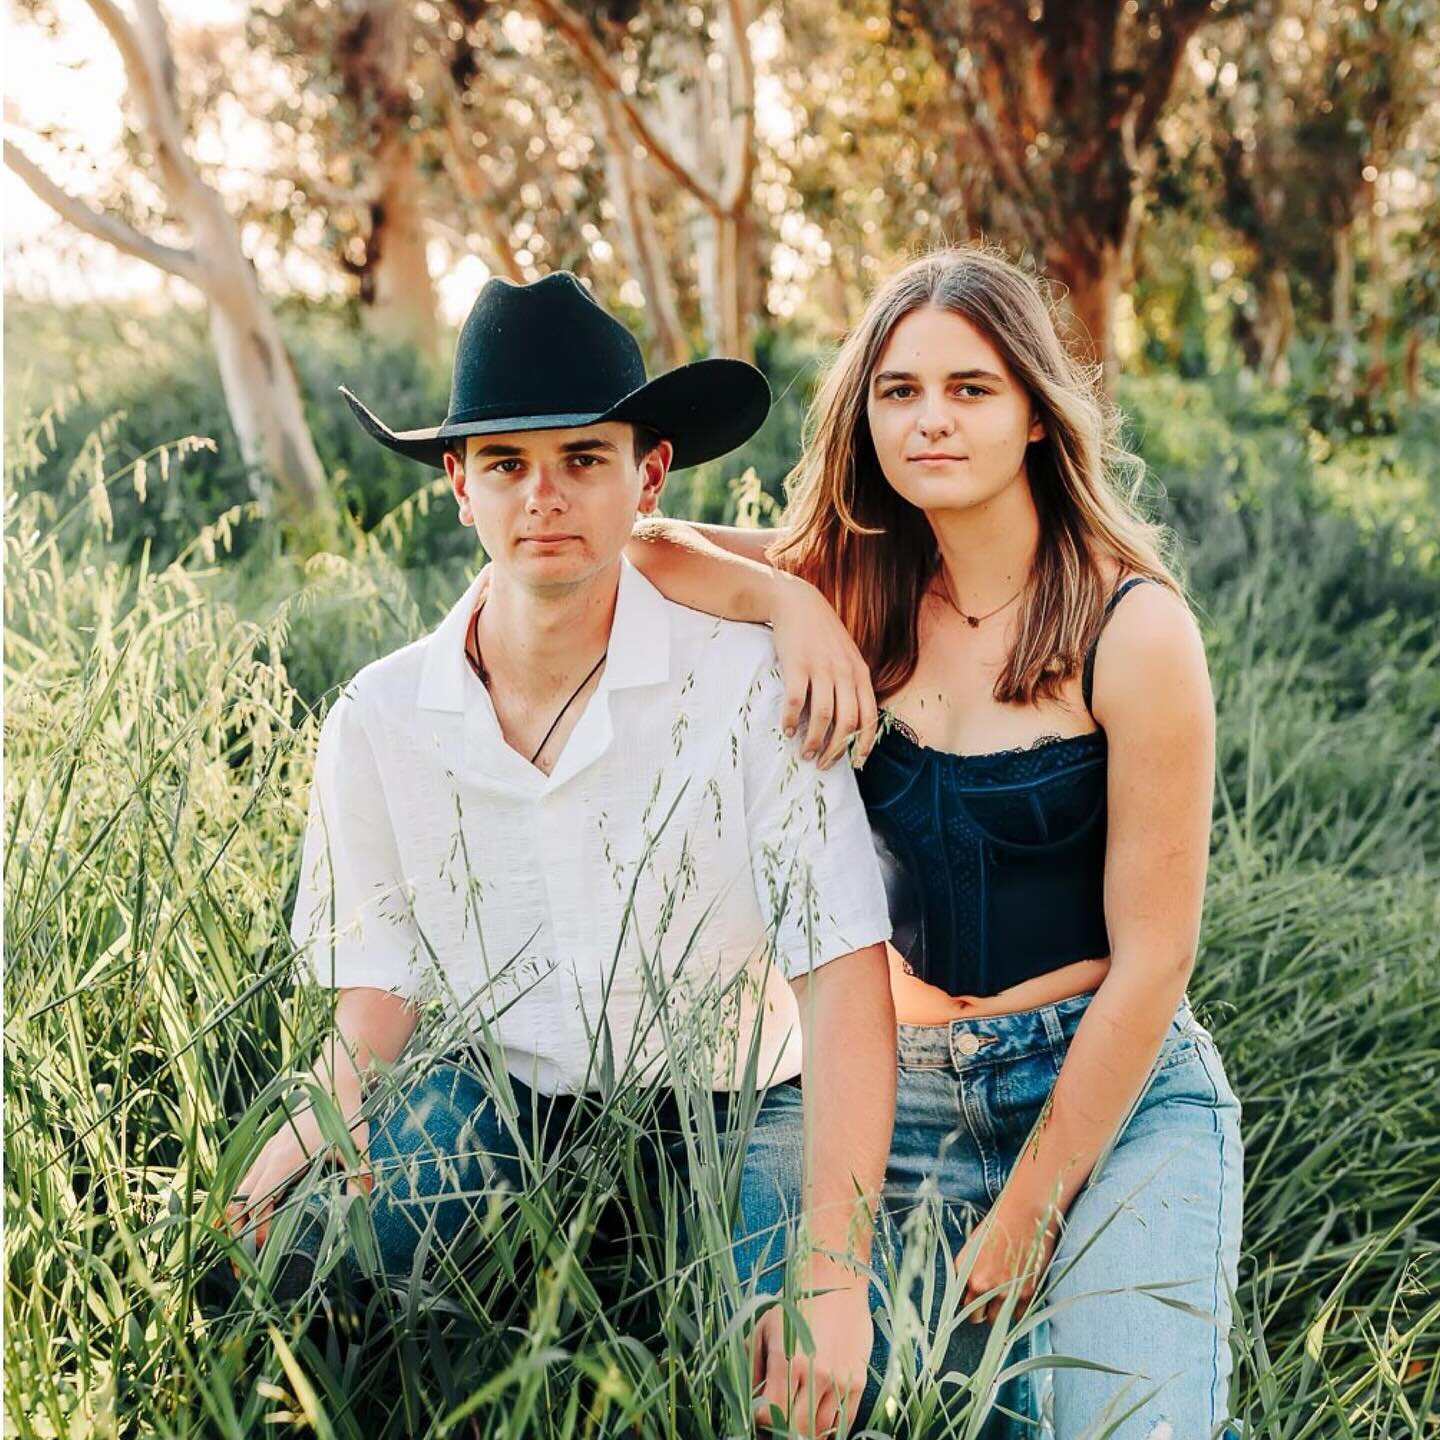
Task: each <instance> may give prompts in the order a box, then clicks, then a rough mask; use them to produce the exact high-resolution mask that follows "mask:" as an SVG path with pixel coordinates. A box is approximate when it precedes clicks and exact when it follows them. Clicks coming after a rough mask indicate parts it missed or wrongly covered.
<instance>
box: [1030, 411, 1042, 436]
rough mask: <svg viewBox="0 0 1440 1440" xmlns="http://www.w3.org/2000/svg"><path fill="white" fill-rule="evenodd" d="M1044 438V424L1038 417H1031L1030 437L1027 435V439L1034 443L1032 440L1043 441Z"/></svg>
mask: <svg viewBox="0 0 1440 1440" xmlns="http://www.w3.org/2000/svg"><path fill="white" fill-rule="evenodd" d="M1044 438H1045V422H1044V421H1043V420H1042V419H1041V418H1040V417H1039V416H1038V415H1032V416H1031V417H1030V435H1029V439H1030V440H1032V441H1034V440H1043V439H1044Z"/></svg>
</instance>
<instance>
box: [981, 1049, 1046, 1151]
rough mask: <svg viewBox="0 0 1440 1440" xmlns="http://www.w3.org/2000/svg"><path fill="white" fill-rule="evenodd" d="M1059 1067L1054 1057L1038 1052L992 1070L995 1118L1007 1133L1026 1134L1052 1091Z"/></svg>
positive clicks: (1044, 1052)
mask: <svg viewBox="0 0 1440 1440" xmlns="http://www.w3.org/2000/svg"><path fill="white" fill-rule="evenodd" d="M1059 1074H1060V1067H1059V1065H1058V1064H1057V1063H1056V1060H1055V1056H1054V1054H1053V1053H1052V1052H1051V1051H1049V1050H1041V1051H1038V1052H1036V1053H1035V1054H1033V1055H1022V1056H1020V1057H1019V1058H1018V1059H1015V1060H1010V1061H1007V1062H1005V1063H1004V1064H1002V1065H997V1066H995V1068H994V1100H993V1104H994V1106H995V1110H996V1114H997V1116H998V1118H999V1119H1000V1121H1001V1122H1002V1124H1003V1126H1004V1128H1005V1129H1007V1130H1012V1131H1014V1130H1021V1131H1023V1130H1028V1129H1029V1127H1030V1126H1031V1125H1032V1124H1033V1123H1034V1121H1035V1118H1036V1116H1038V1115H1039V1113H1040V1109H1041V1107H1042V1106H1043V1105H1044V1104H1045V1102H1046V1100H1048V1099H1049V1098H1050V1092H1051V1091H1052V1090H1053V1089H1054V1088H1055V1081H1056V1079H1057V1078H1058V1077H1059Z"/></svg>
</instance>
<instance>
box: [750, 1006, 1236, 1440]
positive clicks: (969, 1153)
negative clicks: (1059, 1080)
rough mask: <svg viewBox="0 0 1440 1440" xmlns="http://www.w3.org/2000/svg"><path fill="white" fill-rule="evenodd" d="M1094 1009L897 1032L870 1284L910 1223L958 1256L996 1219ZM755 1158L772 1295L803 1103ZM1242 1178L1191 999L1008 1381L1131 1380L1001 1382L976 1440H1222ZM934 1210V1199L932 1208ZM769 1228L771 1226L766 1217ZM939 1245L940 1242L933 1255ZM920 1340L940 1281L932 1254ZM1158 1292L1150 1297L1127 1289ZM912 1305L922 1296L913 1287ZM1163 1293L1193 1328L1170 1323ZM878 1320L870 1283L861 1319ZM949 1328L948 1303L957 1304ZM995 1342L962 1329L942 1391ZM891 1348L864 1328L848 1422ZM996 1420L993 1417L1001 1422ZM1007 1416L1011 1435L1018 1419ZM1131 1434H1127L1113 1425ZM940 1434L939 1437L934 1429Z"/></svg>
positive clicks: (1229, 1098)
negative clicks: (1098, 1437)
mask: <svg viewBox="0 0 1440 1440" xmlns="http://www.w3.org/2000/svg"><path fill="white" fill-rule="evenodd" d="M1091 998H1092V996H1091V995H1089V994H1084V995H1077V996H1074V997H1072V998H1070V999H1067V1000H1062V1001H1058V1002H1056V1003H1054V1004H1050V1005H1043V1006H1040V1007H1038V1008H1036V1009H1033V1010H1024V1011H1020V1012H1018V1013H1015V1014H1011V1015H1003V1016H987V1017H979V1018H976V1019H973V1020H958V1021H954V1022H952V1023H950V1024H945V1025H901V1026H899V1029H898V1047H899V1075H898V1093H897V1102H896V1117H895V1133H894V1140H893V1142H892V1148H891V1154H890V1161H889V1165H888V1168H887V1171H886V1177H885V1188H884V1197H883V1205H882V1211H881V1217H880V1222H879V1224H878V1225H877V1236H876V1238H877V1244H876V1252H875V1268H876V1269H877V1271H881V1272H883V1269H884V1264H885V1261H886V1260H887V1259H888V1260H889V1261H890V1263H891V1264H893V1265H894V1266H895V1267H896V1269H897V1270H898V1266H899V1263H900V1254H901V1249H902V1246H901V1241H900V1226H901V1225H903V1224H904V1223H905V1221H906V1220H907V1218H912V1219H913V1218H920V1217H913V1216H912V1212H914V1211H915V1209H916V1207H917V1206H928V1207H929V1213H930V1215H931V1216H932V1217H938V1218H939V1223H940V1224H942V1225H943V1227H944V1232H945V1238H946V1240H947V1241H948V1244H949V1247H950V1251H951V1254H952V1255H953V1254H956V1253H958V1251H959V1249H960V1247H961V1246H962V1245H963V1243H964V1240H965V1237H966V1235H967V1234H968V1233H969V1231H970V1229H971V1228H972V1227H973V1225H974V1223H975V1221H976V1220H977V1219H978V1218H979V1217H980V1216H982V1215H983V1214H984V1213H985V1212H986V1211H988V1210H989V1209H990V1207H991V1206H992V1205H993V1204H994V1203H995V1201H996V1199H997V1198H998V1197H999V1194H1000V1190H1001V1187H1002V1186H1003V1185H1004V1184H1005V1180H1006V1177H1007V1176H1008V1175H1009V1174H1010V1170H1011V1168H1012V1166H1013V1165H1014V1164H1015V1162H1016V1160H1017V1158H1018V1156H1019V1154H1020V1152H1021V1150H1022V1148H1023V1146H1024V1143H1025V1141H1026V1140H1027V1139H1028V1138H1029V1136H1030V1134H1031V1131H1032V1129H1033V1127H1034V1125H1035V1123H1036V1121H1037V1119H1038V1118H1039V1115H1040V1110H1041V1107H1042V1106H1043V1104H1044V1102H1045V1100H1046V1098H1047V1096H1048V1095H1049V1094H1050V1091H1051V1089H1052V1087H1053V1086H1054V1083H1055V1080H1056V1077H1057V1076H1058V1074H1059V1071H1060V1065H1061V1062H1062V1061H1063V1060H1064V1058H1065V1054H1066V1051H1067V1049H1068V1048H1069V1044H1070V1040H1071V1037H1072V1036H1073V1035H1074V1033H1075V1031H1076V1029H1077V1028H1078V1026H1079V1024H1080V1019H1081V1017H1082V1016H1083V1015H1084V1013H1085V1010H1086V1007H1087V1006H1088V1005H1089V1003H1090V1000H1091ZM780 1103H782V1104H784V1105H785V1106H786V1107H788V1110H789V1112H790V1116H791V1120H790V1125H789V1127H788V1129H787V1127H785V1126H784V1125H782V1124H780V1123H779V1120H778V1118H777V1119H775V1120H772V1123H771V1124H770V1125H769V1126H768V1128H767V1129H766V1130H765V1131H763V1132H762V1133H759V1134H757V1136H756V1137H755V1138H754V1139H753V1140H752V1144H751V1149H750V1152H749V1154H748V1157H747V1165H746V1172H745V1176H744V1178H743V1180H742V1189H743V1191H744V1192H745V1194H744V1196H743V1199H742V1204H743V1206H744V1209H745V1212H746V1221H745V1225H746V1228H747V1230H748V1232H749V1238H748V1239H747V1238H745V1237H742V1236H739V1235H738V1233H737V1240H738V1241H739V1249H738V1250H737V1257H738V1258H737V1264H738V1265H739V1268H740V1269H741V1271H742V1274H744V1273H753V1274H754V1275H755V1276H756V1287H757V1289H758V1290H760V1291H761V1292H763V1293H775V1292H776V1291H778V1289H779V1286H780V1281H781V1274H782V1265H781V1263H779V1262H780V1261H781V1259H782V1251H783V1243H782V1242H778V1241H777V1240H776V1238H775V1237H776V1236H777V1234H778V1233H779V1232H780V1230H781V1229H782V1228H783V1226H784V1224H785V1223H786V1218H787V1217H788V1216H792V1215H793V1214H794V1213H795V1212H796V1209H797V1207H798V1204H799V1194H800V1189H799V1186H800V1170H799V1155H800V1096H799V1093H798V1092H796V1093H794V1094H793V1095H791V1096H786V1097H783V1098H782V1100H781V1102H780ZM1242 1183H1243V1160H1242V1154H1241V1143H1240V1102H1239V1101H1238V1100H1237V1099H1236V1097H1235V1093H1234V1091H1233V1090H1232V1089H1231V1088H1230V1084H1229V1081H1228V1080H1227V1079H1226V1076H1225V1067H1224V1065H1223V1064H1222V1062H1221V1059H1220V1054H1219V1051H1218V1050H1217V1049H1216V1047H1215V1042H1214V1039H1213V1038H1212V1037H1211V1035H1210V1032H1209V1031H1208V1030H1207V1029H1205V1027H1204V1026H1203V1025H1201V1024H1200V1023H1199V1021H1198V1020H1196V1019H1195V1016H1194V1014H1193V1012H1192V1011H1191V1009H1190V1004H1189V1001H1188V998H1186V999H1182V1000H1181V1002H1180V1004H1179V1006H1178V1007H1177V1008H1176V1011H1175V1015H1174V1017H1173V1019H1172V1020H1171V1023H1170V1027H1169V1030H1168V1031H1167V1033H1166V1036H1165V1039H1164V1041H1163V1043H1162V1046H1161V1051H1160V1054H1159V1056H1158V1057H1157V1059H1156V1063H1155V1066H1154V1068H1153V1069H1152V1071H1151V1074H1150V1077H1149V1079H1148V1080H1147V1082H1146V1086H1145V1088H1144V1090H1143V1091H1142V1093H1141V1096H1140V1098H1139V1100H1138V1102H1137V1103H1136V1105H1135V1107H1134V1108H1133V1109H1132V1110H1131V1112H1130V1115H1129V1117H1128V1118H1127V1120H1126V1121H1125V1123H1124V1124H1123V1125H1122V1126H1121V1127H1120V1128H1119V1131H1118V1134H1117V1138H1116V1140H1115V1143H1114V1144H1113V1145H1112V1147H1111V1149H1110V1151H1109V1153H1108V1155H1102V1157H1101V1161H1100V1163H1099V1164H1097V1166H1096V1167H1095V1169H1094V1170H1093V1171H1092V1173H1091V1175H1090V1177H1089V1179H1088V1180H1087V1181H1086V1183H1085V1185H1084V1187H1083V1188H1082V1189H1081V1191H1080V1192H1079V1193H1078V1194H1077V1195H1076V1197H1075V1199H1074V1200H1073V1201H1072V1203H1071V1204H1070V1206H1069V1209H1068V1211H1067V1214H1066V1216H1065V1225H1064V1230H1063V1233H1062V1235H1061V1238H1060V1240H1059V1242H1058V1243H1057V1245H1056V1248H1055V1253H1054V1256H1053V1257H1052V1260H1051V1263H1050V1266H1049V1268H1048V1270H1047V1272H1046V1276H1045V1278H1044V1280H1043V1282H1042V1284H1041V1287H1040V1289H1039V1292H1038V1293H1037V1295H1036V1297H1035V1299H1034V1300H1033V1301H1032V1302H1031V1304H1032V1313H1038V1311H1039V1310H1040V1309H1041V1308H1042V1307H1050V1306H1054V1307H1056V1308H1055V1313H1054V1314H1053V1316H1052V1317H1051V1318H1050V1319H1048V1320H1047V1321H1046V1322H1045V1323H1044V1324H1043V1325H1040V1326H1038V1327H1035V1328H1034V1329H1032V1330H1031V1332H1030V1333H1029V1334H1028V1335H1026V1336H1022V1337H1019V1338H1017V1339H1015V1340H1014V1341H1013V1342H1012V1344H1011V1347H1010V1349H1009V1352H1008V1355H1007V1356H1006V1364H1007V1365H1008V1364H1011V1363H1014V1362H1015V1361H1018V1360H1022V1359H1024V1358H1025V1357H1026V1356H1030V1355H1044V1354H1046V1353H1049V1354H1053V1355H1056V1356H1074V1357H1076V1358H1079V1359H1082V1360H1085V1361H1090V1362H1095V1363H1098V1364H1102V1365H1106V1366H1110V1367H1112V1368H1113V1369H1115V1370H1118V1371H1121V1372H1126V1373H1121V1374H1108V1373H1106V1372H1104V1371H1100V1370H1092V1369H1084V1368H1080V1367H1065V1366H1044V1367H1042V1368H1040V1369H1038V1370H1033V1371H1030V1372H1028V1373H1026V1374H1024V1375H1020V1376H1016V1377H1012V1378H1011V1379H1010V1380H1009V1381H1007V1382H1006V1383H1005V1384H1004V1385H1003V1386H1001V1387H999V1391H998V1394H996V1395H995V1396H994V1397H993V1402H994V1404H995V1405H996V1407H997V1408H995V1409H993V1410H992V1411H991V1413H990V1415H989V1416H988V1418H987V1421H986V1425H985V1428H984V1430H983V1431H982V1434H983V1435H984V1436H985V1440H1002V1437H1003V1440H1010V1437H1021V1436H1028V1437H1053V1440H1081V1437H1082V1436H1089V1435H1094V1434H1099V1433H1101V1432H1103V1430H1104V1428H1105V1424H1106V1423H1109V1422H1113V1421H1117V1420H1119V1421H1120V1424H1119V1427H1118V1428H1117V1429H1116V1430H1115V1431H1114V1434H1115V1436H1116V1437H1117V1440H1192V1437H1197V1440H1212V1437H1216V1436H1220V1435H1227V1436H1233V1435H1234V1434H1236V1433H1237V1432H1236V1431H1235V1430H1233V1429H1227V1428H1226V1421H1227V1420H1228V1419H1229V1418H1230V1411H1229V1408H1228V1405H1227V1391H1228V1385H1229V1377H1230V1370H1231V1355H1230V1348H1229V1344H1228V1332H1229V1328H1230V1318H1231V1317H1230V1300H1229V1295H1228V1293H1227V1289H1226V1287H1227V1285H1228V1286H1230V1287H1231V1288H1233V1287H1234V1285H1235V1283H1236V1275H1237V1270H1238V1265H1239V1256H1240V1223H1241V1200H1242V1195H1241V1191H1242ZM936 1192H938V1201H937V1200H936V1199H934V1198H932V1199H929V1200H927V1199H926V1198H925V1197H926V1196H927V1194H928V1195H930V1196H931V1197H934V1196H935V1195H936ZM767 1209H768V1211H769V1212H770V1214H769V1216H768V1217H767V1215H766V1211H767ZM931 1243H932V1244H933V1239H932V1242H931ZM934 1263H935V1267H936V1274H935V1281H936V1298H935V1301H934V1303H933V1304H932V1306H931V1309H930V1316H929V1323H930V1324H931V1325H932V1326H933V1325H934V1322H935V1319H936V1317H937V1315H938V1313H939V1311H940V1308H941V1302H940V1299H939V1296H940V1293H941V1291H942V1290H943V1284H944V1280H945V1278H946V1277H945V1275H944V1265H945V1261H944V1259H943V1252H942V1251H941V1250H940V1248H939V1247H938V1246H936V1247H935V1262H934ZM1157 1283H1161V1284H1164V1285H1165V1287H1166V1288H1164V1289H1163V1290H1160V1291H1158V1292H1155V1293H1135V1292H1131V1293H1126V1289H1127V1287H1131V1286H1137V1285H1147V1286H1153V1285H1155V1284H1157ZM912 1293H914V1294H915V1295H916V1296H917V1297H918V1295H919V1284H918V1282H917V1285H916V1289H915V1291H914V1292H912ZM1157 1293H1158V1294H1159V1295H1163V1296H1165V1297H1167V1298H1169V1299H1173V1300H1176V1301H1179V1302H1182V1303H1183V1304H1185V1305H1188V1306H1192V1307H1194V1308H1195V1309H1196V1310H1198V1311H1199V1312H1200V1313H1199V1314H1191V1313H1188V1312H1187V1311H1185V1310H1182V1309H1178V1308H1175V1307H1174V1306H1172V1305H1168V1304H1166V1303H1165V1302H1164V1300H1162V1299H1159V1298H1157ZM881 1303H882V1300H881V1295H880V1293H879V1291H878V1290H877V1289H876V1288H875V1287H874V1286H873V1285H872V1287H871V1304H872V1307H873V1306H876V1305H879V1304H881ZM951 1308H952V1314H953V1309H954V1307H953V1303H952V1307H951ZM989 1330H990V1327H989V1326H987V1325H983V1324H973V1323H970V1322H968V1321H962V1322H961V1323H960V1324H959V1325H958V1326H957V1327H956V1328H955V1330H954V1331H953V1332H952V1334H951V1337H950V1340H949V1343H948V1345H947V1347H946V1351H945V1357H944V1364H943V1367H942V1369H941V1372H940V1373H944V1372H946V1371H949V1370H958V1371H959V1372H961V1373H962V1374H965V1375H971V1374H973V1373H974V1372H975V1370H976V1369H977V1368H978V1364H979V1358H980V1354H981V1352H982V1350H983V1349H984V1345H985V1342H986V1340H987V1339H988V1338H989ZM887 1359H888V1343H887V1341H886V1338H885V1336H884V1334H883V1333H882V1331H881V1327H880V1326H878V1325H877V1327H876V1339H875V1348H874V1350H873V1352H872V1355H871V1370H872V1374H871V1378H870V1383H869V1386H868V1388H867V1390H866V1393H865V1398H864V1400H863V1401H862V1406H861V1411H860V1418H861V1419H862V1420H863V1419H864V1418H865V1417H866V1416H868V1415H869V1414H870V1413H871V1406H872V1405H873V1403H874V1401H875V1399H876V1398H877V1396H878V1394H879V1383H878V1377H879V1376H880V1375H882V1374H883V1373H884V1369H885V1365H886V1362H887ZM1000 1407H1003V1409H1002V1408H1000ZM1005 1410H1013V1411H1015V1412H1017V1415H1018V1416H1020V1417H1024V1418H1012V1417H1009V1416H1007V1415H1006V1414H1005V1413H1004V1411H1005ZM1121 1417H1125V1418H1123V1419H1122V1418H1121ZM937 1433H944V1431H943V1428H942V1429H941V1430H939V1431H937Z"/></svg>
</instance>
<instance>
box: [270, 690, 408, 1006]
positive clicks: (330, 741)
mask: <svg viewBox="0 0 1440 1440" xmlns="http://www.w3.org/2000/svg"><path fill="white" fill-rule="evenodd" d="M290 938H291V939H292V940H293V941H294V942H295V945H296V947H297V949H299V950H300V951H301V958H300V968H299V971H298V973H299V975H300V976H301V977H302V978H303V977H305V976H306V974H307V972H308V975H309V976H311V977H313V978H314V979H315V980H317V981H319V983H320V984H321V985H327V986H331V987H333V988H335V989H344V988H347V987H349V986H352V985H367V986H374V987H375V988H376V989H379V990H390V991H394V992H395V993H397V994H401V995H404V996H405V997H406V998H408V999H413V998H415V997H416V996H417V995H418V991H419V983H418V982H419V957H420V956H421V954H422V953H423V946H422V943H421V938H420V935H419V932H418V930H417V928H416V926H415V923H414V918H413V912H412V907H411V897H410V895H409V891H408V887H407V886H406V884H405V882H404V877H403V874H402V871H401V867H400V857H399V852H398V850H397V848H396V844H395V832H394V827H393V825H392V823H391V819H390V814H389V810H388V808H387V806H386V803H385V790H384V787H383V785H382V783H381V778H380V770H379V767H378V766H377V764H376V762H375V752H374V749H373V747H372V745H371V741H370V737H369V735H368V734H367V733H366V728H365V724H364V719H363V716H362V715H361V713H360V707H359V702H358V701H357V699H356V698H355V696H354V694H353V693H346V694H342V695H341V696H340V697H339V698H338V699H337V700H336V701H335V703H334V705H332V706H331V708H330V713H329V714H328V715H327V716H326V717H325V723H324V725H323V726H322V727H321V730H320V741H319V745H318V747H317V749H316V752H315V776H314V779H313V781H312V782H311V786H310V805H309V816H308V819H307V821H306V826H305V840H304V848H303V852H302V855H301V860H300V882H299V889H298V891H297V893H296V896H295V908H294V910H293V912H292V913H291V918H290Z"/></svg>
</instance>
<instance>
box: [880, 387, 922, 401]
mask: <svg viewBox="0 0 1440 1440" xmlns="http://www.w3.org/2000/svg"><path fill="white" fill-rule="evenodd" d="M914 390H915V387H914V386H913V385H892V386H891V387H890V388H889V389H888V390H887V391H885V393H884V395H883V396H882V398H883V399H885V400H905V399H907V398H908V397H909V396H910V395H912V394H913V393H914Z"/></svg>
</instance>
